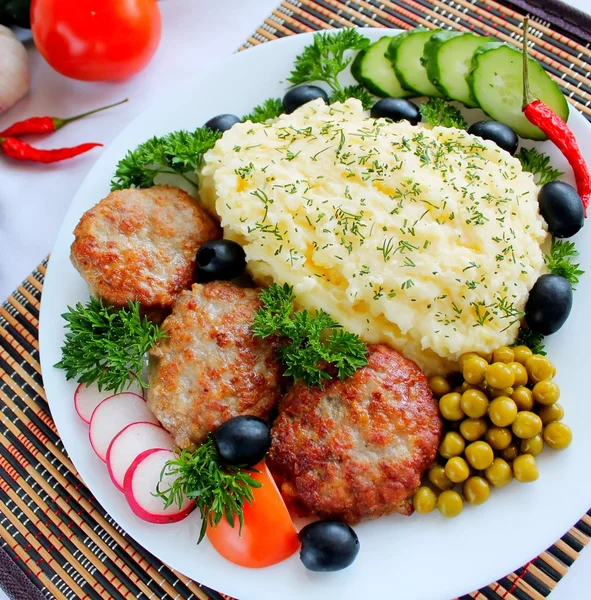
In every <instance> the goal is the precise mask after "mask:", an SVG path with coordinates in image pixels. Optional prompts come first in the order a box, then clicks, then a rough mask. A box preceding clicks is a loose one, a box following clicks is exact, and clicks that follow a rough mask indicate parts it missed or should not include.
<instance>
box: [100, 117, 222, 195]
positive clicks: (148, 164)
mask: <svg viewBox="0 0 591 600" xmlns="http://www.w3.org/2000/svg"><path fill="white" fill-rule="evenodd" d="M221 137H222V134H221V133H220V132H219V131H213V130H211V129H209V128H208V127H199V128H198V129H196V130H195V131H192V132H191V131H185V130H180V131H173V132H172V133H169V134H168V135H165V136H162V137H153V138H151V139H149V140H148V141H147V142H144V143H143V144H140V145H139V146H138V147H137V148H136V149H135V150H129V151H128V153H127V154H126V156H125V158H122V159H121V160H120V161H119V163H118V164H117V169H116V170H115V175H114V176H113V180H112V181H111V190H122V189H126V188H130V187H139V188H146V187H152V186H153V185H154V179H155V178H156V176H157V175H160V174H162V173H172V174H176V175H180V176H181V177H182V178H183V179H185V181H187V182H189V183H190V184H192V185H196V184H195V182H194V181H193V180H192V179H190V178H189V177H187V173H194V172H195V170H196V169H197V168H198V167H200V166H201V164H202V162H203V155H204V154H205V153H206V152H207V151H208V150H209V149H210V148H212V147H213V146H214V144H215V143H216V142H217V141H218V140H219V139H220V138H221Z"/></svg>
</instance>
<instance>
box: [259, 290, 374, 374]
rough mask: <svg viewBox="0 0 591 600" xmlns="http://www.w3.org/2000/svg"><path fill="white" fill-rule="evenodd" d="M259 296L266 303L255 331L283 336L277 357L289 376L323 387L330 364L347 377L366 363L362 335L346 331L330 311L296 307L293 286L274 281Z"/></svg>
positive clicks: (261, 333)
mask: <svg viewBox="0 0 591 600" xmlns="http://www.w3.org/2000/svg"><path fill="white" fill-rule="evenodd" d="M260 298H261V301H262V303H263V306H262V307H261V308H260V309H259V310H258V311H257V314H256V316H255V319H254V323H253V325H252V332H253V334H254V335H255V336H257V337H261V338H268V337H270V336H273V335H277V336H279V337H280V338H281V341H282V342H284V344H283V345H282V346H281V347H280V349H279V351H278V356H279V359H280V360H281V362H282V363H283V365H284V366H285V374H286V375H288V376H291V377H293V378H294V379H295V380H296V381H299V380H301V381H303V382H304V383H305V384H306V385H309V386H322V384H323V382H324V381H325V380H326V379H330V378H331V376H330V374H329V373H328V372H327V371H326V370H325V368H326V366H328V365H332V366H333V367H334V368H335V369H336V372H337V375H338V377H339V378H340V379H344V378H345V377H349V376H351V375H353V373H355V371H356V370H357V369H359V368H361V367H363V366H365V365H366V364H367V359H366V354H367V347H366V346H365V344H364V343H363V342H362V341H361V340H360V339H359V336H357V335H356V334H354V333H350V332H348V331H344V330H343V329H342V327H341V325H339V324H338V323H337V322H336V321H335V320H334V319H333V318H332V317H331V316H330V315H329V314H328V313H326V312H325V311H323V310H317V311H315V312H314V313H313V314H312V313H310V312H308V311H307V310H303V311H295V310H294V306H293V303H294V300H295V296H294V294H293V287H291V286H289V285H287V284H284V285H283V286H280V285H277V284H275V283H274V284H272V285H271V286H270V287H269V288H267V289H266V290H263V291H262V292H261V294H260ZM329 330H331V333H330V334H328V331H329Z"/></svg>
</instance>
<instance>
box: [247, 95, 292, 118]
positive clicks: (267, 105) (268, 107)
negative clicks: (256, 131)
mask: <svg viewBox="0 0 591 600" xmlns="http://www.w3.org/2000/svg"><path fill="white" fill-rule="evenodd" d="M284 112H285V111H284V109H283V102H282V101H281V99H280V98H268V99H267V100H265V101H264V102H263V103H262V104H259V105H258V106H255V107H254V108H253V109H252V112H250V113H249V114H247V115H244V117H242V120H243V121H252V122H253V123H263V122H264V121H268V120H269V119H276V118H277V117H279V116H280V115H282V114H283V113H284Z"/></svg>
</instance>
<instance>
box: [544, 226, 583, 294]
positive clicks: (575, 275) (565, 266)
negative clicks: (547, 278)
mask: <svg viewBox="0 0 591 600" xmlns="http://www.w3.org/2000/svg"><path fill="white" fill-rule="evenodd" d="M576 256H579V253H578V252H577V249H576V248H575V243H574V242H568V241H566V240H557V239H556V238H552V245H551V246H550V254H549V255H545V256H544V261H545V262H546V265H547V266H548V270H549V271H550V273H552V274H553V275H560V276H561V277H564V278H565V279H566V280H567V281H568V282H569V283H570V285H571V287H572V288H573V290H575V289H576V287H575V286H576V285H577V284H578V283H579V277H580V276H581V275H583V274H584V273H585V271H583V270H581V269H580V268H579V267H580V265H579V263H574V262H573V258H575V257H576Z"/></svg>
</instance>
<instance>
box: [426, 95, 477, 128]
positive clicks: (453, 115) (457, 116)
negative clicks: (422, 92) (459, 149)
mask: <svg viewBox="0 0 591 600" xmlns="http://www.w3.org/2000/svg"><path fill="white" fill-rule="evenodd" d="M419 109H420V111H421V115H422V117H423V121H424V122H425V123H429V124H431V125H435V126H440V127H455V128H456V129H467V128H468V123H467V122H466V119H464V117H463V116H462V113H461V112H460V111H459V110H458V109H457V108H456V107H455V106H453V105H452V104H450V103H449V102H446V101H445V100H443V98H429V100H427V101H426V102H422V103H421V105H420V107H419Z"/></svg>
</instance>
